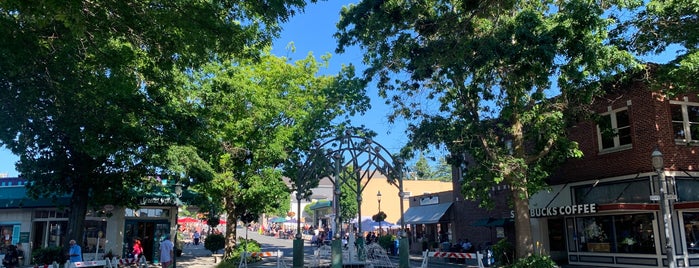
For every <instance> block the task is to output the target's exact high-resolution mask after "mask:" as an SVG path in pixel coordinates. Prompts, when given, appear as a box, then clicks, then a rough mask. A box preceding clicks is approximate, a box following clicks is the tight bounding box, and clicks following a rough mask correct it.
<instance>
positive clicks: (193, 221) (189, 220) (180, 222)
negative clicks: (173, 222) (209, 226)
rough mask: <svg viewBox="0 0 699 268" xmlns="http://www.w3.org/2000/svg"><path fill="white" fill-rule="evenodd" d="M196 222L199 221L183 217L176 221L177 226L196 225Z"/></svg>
mask: <svg viewBox="0 0 699 268" xmlns="http://www.w3.org/2000/svg"><path fill="white" fill-rule="evenodd" d="M196 222H199V220H197V219H194V218H190V217H183V218H179V219H177V224H187V223H196Z"/></svg>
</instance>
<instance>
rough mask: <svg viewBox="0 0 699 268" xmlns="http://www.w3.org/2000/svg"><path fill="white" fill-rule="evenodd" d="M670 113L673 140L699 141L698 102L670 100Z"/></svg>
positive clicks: (684, 141)
mask: <svg viewBox="0 0 699 268" xmlns="http://www.w3.org/2000/svg"><path fill="white" fill-rule="evenodd" d="M670 115H671V117H672V131H673V133H674V135H675V141H677V142H682V143H690V142H691V143H699V104H697V103H687V102H671V103H670Z"/></svg>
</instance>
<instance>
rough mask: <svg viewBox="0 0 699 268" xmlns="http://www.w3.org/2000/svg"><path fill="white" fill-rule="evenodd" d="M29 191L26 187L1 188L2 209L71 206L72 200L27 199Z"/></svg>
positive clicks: (64, 198) (0, 200)
mask: <svg viewBox="0 0 699 268" xmlns="http://www.w3.org/2000/svg"><path fill="white" fill-rule="evenodd" d="M26 190H27V189H26V188H25V187H24V186H11V187H0V208H38V207H57V206H67V205H69V204H70V198H69V197H67V196H65V197H58V198H38V199H31V198H29V197H27V191H26Z"/></svg>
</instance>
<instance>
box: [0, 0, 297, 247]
mask: <svg viewBox="0 0 699 268" xmlns="http://www.w3.org/2000/svg"><path fill="white" fill-rule="evenodd" d="M304 5H305V1H301V0H290V1H281V0H270V1H250V2H245V3H238V2H230V1H157V0H156V1H135V0H124V1H74V0H68V1H21V0H7V1H0V35H2V36H3V38H2V42H0V129H1V131H0V145H3V146H6V147H7V148H9V149H10V150H11V151H12V152H13V153H14V154H16V155H18V156H19V157H20V161H19V162H18V163H17V164H16V167H17V170H18V171H19V173H20V176H22V177H23V178H25V179H27V180H28V181H29V183H28V184H27V185H28V188H29V193H30V194H31V195H33V196H44V197H55V196H63V195H69V196H70V197H71V204H70V216H69V230H68V232H67V235H68V236H69V237H71V238H80V237H82V234H83V228H84V217H85V214H86V210H87V209H88V205H93V206H99V205H101V204H105V203H112V204H115V205H130V206H132V205H134V204H135V202H134V201H135V200H134V198H135V197H137V196H138V194H137V193H135V191H136V190H138V189H143V188H147V187H138V186H142V185H144V183H145V184H149V183H155V181H153V180H149V179H147V178H148V176H147V175H153V174H154V173H163V172H164V173H168V171H169V169H168V167H167V166H166V165H167V164H166V163H165V162H168V161H169V160H177V155H181V154H180V153H181V152H183V150H180V149H184V150H185V151H186V150H191V149H192V147H189V148H190V149H186V148H187V145H188V144H191V143H192V142H193V140H194V138H196V137H197V135H196V134H195V132H196V130H197V129H198V126H200V123H201V120H200V119H199V118H198V115H196V114H195V113H193V110H192V107H191V104H192V103H190V102H188V99H186V98H183V97H182V96H183V95H184V94H183V92H182V91H181V90H180V88H179V84H178V83H179V82H178V80H177V79H175V77H177V76H178V75H179V74H181V73H182V72H183V71H185V70H189V69H191V68H196V67H197V66H199V65H201V64H202V63H205V62H208V61H210V60H211V59H214V58H216V59H226V58H229V57H231V56H237V57H247V56H248V55H250V54H251V53H250V51H253V52H256V51H257V50H258V49H260V48H262V47H265V46H267V45H269V43H270V41H271V40H272V38H273V37H274V36H276V35H278V32H279V26H278V25H279V23H280V22H282V21H285V20H287V19H288V18H289V16H290V15H291V14H293V13H294V12H296V11H297V10H299V9H301V8H303V7H304ZM253 55H254V54H253ZM171 145H178V146H180V147H178V148H179V149H174V150H173V149H172V148H171ZM194 158H196V157H194ZM168 159H169V160H168ZM190 160H196V159H190ZM176 162H177V161H176ZM179 166H180V167H186V166H189V165H188V164H184V165H179ZM201 170H202V171H203V170H206V168H203V169H201ZM173 173H177V175H178V176H186V175H187V174H189V173H188V172H173ZM204 173H206V172H204ZM197 174H200V175H201V173H199V172H197ZM150 178H155V176H152V177H150ZM188 181H189V180H188ZM66 243H67V242H66Z"/></svg>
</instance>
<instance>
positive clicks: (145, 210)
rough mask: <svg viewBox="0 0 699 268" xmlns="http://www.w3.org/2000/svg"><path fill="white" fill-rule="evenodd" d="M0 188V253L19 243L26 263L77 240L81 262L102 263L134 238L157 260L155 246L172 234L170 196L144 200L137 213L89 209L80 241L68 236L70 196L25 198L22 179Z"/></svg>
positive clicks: (124, 253) (173, 206) (173, 203)
mask: <svg viewBox="0 0 699 268" xmlns="http://www.w3.org/2000/svg"><path fill="white" fill-rule="evenodd" d="M2 180H3V183H2V186H0V232H2V233H1V234H2V236H1V237H0V238H1V241H0V255H3V254H4V250H5V248H6V247H7V246H9V245H11V244H13V245H18V246H19V247H21V248H22V249H23V252H24V260H25V261H24V265H27V264H29V256H31V253H32V251H33V250H35V249H38V248H45V247H50V246H63V245H65V244H66V241H67V240H70V239H75V240H77V241H78V244H80V246H81V247H82V252H83V259H84V260H96V259H102V258H103V256H104V255H105V254H107V253H109V252H111V253H112V254H113V255H114V256H116V257H123V256H127V255H128V253H130V252H131V247H132V245H133V238H135V237H139V238H141V239H142V241H143V242H144V256H146V258H147V259H148V261H151V262H157V260H158V257H159V255H158V254H157V252H158V247H159V245H160V243H159V242H160V241H161V239H162V238H163V237H164V236H165V235H166V234H168V233H169V234H172V235H174V230H175V223H176V220H177V218H176V217H177V212H176V211H177V210H176V209H177V203H176V200H177V198H175V197H174V196H166V195H165V196H163V195H161V196H157V198H153V197H145V198H143V199H142V202H141V204H140V205H141V207H140V208H139V209H137V210H132V209H125V208H120V207H114V206H110V205H108V206H105V207H104V209H102V210H99V211H92V210H90V211H88V212H87V215H86V216H85V230H84V233H83V237H82V238H79V239H78V238H72V237H67V231H68V213H67V211H66V210H65V209H63V208H58V207H67V206H68V205H69V200H68V198H65V197H64V198H58V199H56V200H51V199H37V200H34V199H29V198H28V197H27V196H26V191H25V189H26V188H25V187H24V183H25V182H24V181H23V180H21V179H18V178H2Z"/></svg>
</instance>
